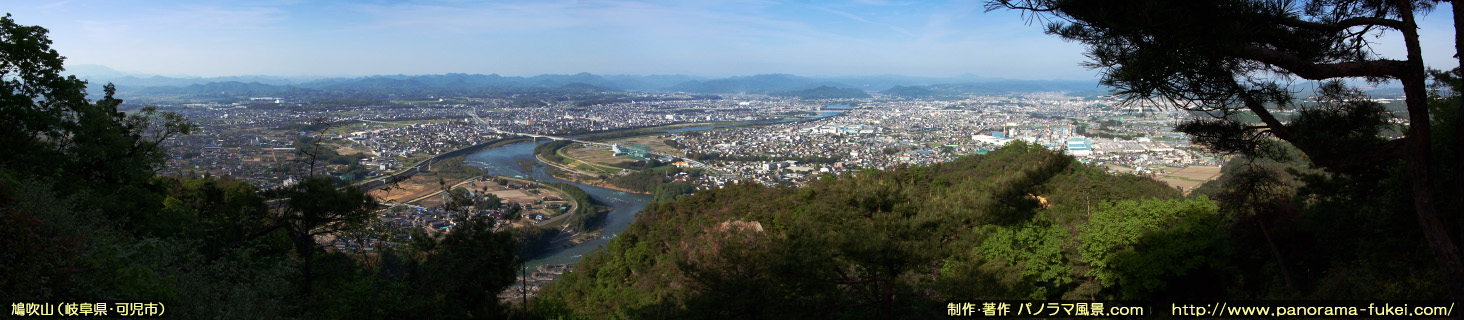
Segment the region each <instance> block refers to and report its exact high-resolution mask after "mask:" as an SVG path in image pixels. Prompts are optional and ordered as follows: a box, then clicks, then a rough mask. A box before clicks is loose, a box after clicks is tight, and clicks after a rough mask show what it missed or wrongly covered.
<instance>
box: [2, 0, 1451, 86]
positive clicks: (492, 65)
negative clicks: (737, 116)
mask: <svg viewBox="0 0 1464 320" xmlns="http://www.w3.org/2000/svg"><path fill="white" fill-rule="evenodd" d="M982 4H983V2H980V1H963V2H955V1H933V2H924V1H920V2H916V1H885V0H855V1H814V2H797V3H783V2H776V1H755V0H748V1H742V0H729V1H713V2H699V1H698V2H690V3H681V2H657V1H551V2H537V1H508V2H496V3H477V2H455V1H395V2H378V3H365V4H362V3H351V2H338V1H327V2H297V1H285V0H281V1H254V2H225V3H206V4H195V3H191V2H185V1H147V2H143V1H110V2H70V1H60V2H21V3H13V4H11V5H10V7H9V8H6V9H5V12H8V13H12V14H14V19H15V21H16V22H17V23H19V24H22V25H39V26H42V27H45V28H47V29H49V30H50V37H51V39H52V40H53V42H54V43H53V45H52V46H53V48H54V49H56V50H57V51H59V52H60V53H61V54H62V55H64V56H66V57H67V58H68V59H67V65H68V66H78V65H87V64H94V65H101V66H106V67H108V68H111V69H115V70H118V71H121V72H130V73H142V74H152V75H162V76H168V77H221V76H254V75H259V76H277V77H322V78H330V77H360V76H371V75H395V74H403V75H424V74H445V73H467V74H498V75H502V76H524V77H529V76H535V75H542V74H577V73H581V72H587V73H592V74H597V75H691V76H698V77H706V78H720V77H729V76H750V75H757V74H775V73H781V74H794V75H799V76H806V77H846V76H870V75H901V76H913V77H936V78H948V77H959V76H962V75H975V76H979V77H985V78H1004V79H1013V80H1092V79H1095V77H1096V75H1097V73H1098V72H1097V71H1095V70H1088V69H1086V68H1083V67H1081V66H1079V63H1081V62H1083V61H1086V60H1087V59H1086V58H1085V57H1083V51H1084V50H1083V47H1082V46H1081V45H1080V44H1076V43H1070V42H1065V41H1062V40H1061V39H1058V38H1057V37H1055V36H1051V35H1046V34H1044V33H1043V32H1042V30H1043V26H1042V25H1043V24H1044V22H1043V21H1040V20H1039V21H1033V22H1032V23H1031V24H1029V23H1028V22H1029V19H1026V18H1024V17H1023V16H1022V15H1021V14H1020V13H1018V12H1012V11H995V12H985V11H984V8H983V7H982ZM1420 24H1421V26H1422V30H1420V33H1421V37H1422V40H1423V41H1422V43H1423V46H1424V47H1423V49H1424V58H1425V61H1429V62H1431V63H1430V67H1434V68H1440V69H1444V68H1447V67H1451V66H1454V65H1457V64H1458V62H1457V61H1456V60H1454V59H1453V57H1452V56H1453V54H1454V48H1453V43H1454V42H1453V28H1452V20H1451V12H1450V8H1449V7H1448V6H1439V7H1438V8H1437V9H1435V11H1434V12H1433V13H1431V14H1429V15H1427V16H1424V17H1422V19H1421V21H1420ZM1378 41H1379V42H1380V44H1379V45H1378V46H1376V48H1377V49H1378V53H1379V54H1380V55H1382V56H1384V57H1399V56H1401V55H1400V54H1399V53H1401V52H1402V50H1401V46H1400V45H1395V44H1394V43H1395V42H1397V43H1398V44H1401V41H1397V37H1384V38H1382V39H1379V40H1378Z"/></svg>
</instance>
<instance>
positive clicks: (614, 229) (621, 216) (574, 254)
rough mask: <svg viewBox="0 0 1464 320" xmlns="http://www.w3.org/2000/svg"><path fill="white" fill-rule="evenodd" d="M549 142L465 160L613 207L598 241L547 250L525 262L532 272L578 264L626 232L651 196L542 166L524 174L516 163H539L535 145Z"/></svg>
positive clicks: (483, 153) (496, 150)
mask: <svg viewBox="0 0 1464 320" xmlns="http://www.w3.org/2000/svg"><path fill="white" fill-rule="evenodd" d="M548 141H549V140H541V141H540V142H538V143H534V142H523V143H515V144H510V145H506V146H501V147H497V148H492V149H487V150H483V151H479V152H477V153H473V154H470V155H468V157H467V160H466V161H467V163H468V164H470V165H473V166H476V167H479V168H483V170H484V171H487V172H488V173H489V174H494V175H500V176H505V177H515V178H525V177H528V178H534V180H537V181H539V182H567V183H570V184H573V185H575V186H577V187H579V188H580V189H584V190H585V193H588V194H590V197H591V198H594V199H595V200H596V201H599V202H600V203H604V204H608V205H610V206H612V207H614V208H615V209H614V210H612V211H610V215H609V216H606V217H605V225H604V228H603V229H601V232H600V235H601V236H600V238H597V239H594V240H590V241H585V242H583V243H580V244H578V245H575V246H571V247H567V248H565V247H559V248H554V249H550V250H548V251H546V252H545V253H544V254H543V255H541V256H540V257H538V258H535V259H533V260H529V261H528V262H525V263H524V266H525V267H528V268H529V270H534V269H535V268H538V267H539V265H544V264H573V263H575V262H577V261H579V259H580V257H582V256H584V255H585V254H587V253H590V251H592V250H594V249H595V248H599V247H600V245H603V244H605V243H606V242H609V241H610V239H614V238H615V236H616V235H619V234H620V233H621V232H625V228H626V227H628V226H630V222H631V221H633V220H635V213H636V212H640V211H641V209H645V208H646V203H649V202H650V201H651V196H649V195H643V194H636V193H630V192H625V191H619V190H611V189H605V188H601V187H596V186H591V185H585V184H580V183H575V182H571V181H565V180H561V179H558V178H555V177H552V176H550V175H549V173H546V172H544V168H543V167H542V166H536V167H534V168H533V171H532V172H525V171H524V169H523V166H520V165H519V164H518V160H524V161H530V162H534V163H538V162H537V161H536V160H535V159H534V146H536V145H538V144H539V143H546V142H548Z"/></svg>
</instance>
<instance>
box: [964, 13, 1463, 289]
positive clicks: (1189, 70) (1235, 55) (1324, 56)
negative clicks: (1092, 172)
mask: <svg viewBox="0 0 1464 320" xmlns="http://www.w3.org/2000/svg"><path fill="white" fill-rule="evenodd" d="M1433 4H1434V2H1433V1H1410V0H1392V1H1386V0H1318V1H1309V2H1304V3H1303V2H1290V1H1247V0H1229V1H1149V0H1123V1H1080V0H1015V1H1014V0H997V1H991V2H988V3H987V8H988V10H999V9H1015V10H1021V11H1023V12H1024V13H1027V14H1031V15H1030V16H1029V18H1035V19H1042V20H1046V21H1049V22H1050V23H1049V24H1048V25H1047V32H1048V33H1049V34H1053V35H1057V36H1060V37H1062V38H1064V39H1068V40H1073V41H1078V42H1082V43H1083V44H1085V45H1087V46H1088V52H1087V55H1088V57H1089V58H1090V59H1091V60H1092V61H1091V62H1089V63H1087V66H1089V67H1091V68H1095V69H1099V70H1102V72H1103V76H1102V80H1101V83H1102V84H1104V85H1108V86H1111V87H1113V88H1114V92H1115V93H1116V94H1117V95H1118V96H1121V97H1123V98H1125V99H1126V102H1130V103H1132V102H1137V101H1159V102H1163V103H1165V104H1168V105H1171V106H1173V107H1176V108H1180V109H1183V110H1187V111H1192V112H1204V113H1206V114H1209V115H1210V116H1212V117H1211V118H1209V119H1198V120H1190V121H1187V122H1184V123H1182V124H1181V125H1179V126H1177V127H1176V129H1177V130H1179V131H1182V132H1185V133H1188V134H1191V135H1193V136H1194V140H1195V141H1196V142H1197V143H1201V144H1204V145H1208V146H1210V147H1212V148H1214V149H1216V150H1219V151H1224V152H1238V153H1245V154H1258V153H1262V152H1265V149H1264V148H1263V147H1264V146H1265V145H1266V143H1265V141H1267V139H1269V138H1272V137H1273V138H1276V139H1281V140H1285V141H1288V142H1290V143H1291V144H1293V145H1295V146H1296V147H1297V148H1299V149H1301V150H1302V152H1304V153H1306V155H1307V156H1308V157H1309V158H1310V160H1311V161H1312V162H1314V163H1315V164H1317V165H1319V166H1321V167H1323V168H1326V169H1327V170H1330V171H1334V172H1356V171H1363V170H1369V169H1371V168H1375V167H1377V166H1378V165H1380V164H1382V163H1384V162H1387V161H1391V160H1393V159H1398V158H1402V159H1404V160H1405V162H1406V164H1407V167H1408V176H1409V178H1410V183H1411V184H1412V191H1413V204H1414V209H1415V210H1414V211H1415V213H1416V214H1417V217H1418V222H1419V224H1420V226H1421V227H1422V228H1423V231H1424V232H1423V234H1424V238H1425V240H1426V241H1427V242H1428V244H1429V246H1430V247H1431V249H1432V250H1433V252H1434V255H1435V258H1436V260H1437V263H1438V265H1439V267H1440V269H1441V270H1442V271H1443V275H1444V278H1445V279H1444V280H1445V282H1446V287H1448V288H1449V292H1450V294H1451V295H1452V296H1453V297H1454V298H1455V299H1464V260H1461V257H1460V252H1459V249H1458V247H1457V246H1456V244H1455V242H1454V241H1453V239H1452V238H1451V236H1450V234H1449V232H1448V231H1447V229H1446V227H1445V225H1444V223H1443V222H1442V219H1441V217H1440V215H1439V209H1438V204H1437V201H1436V199H1435V190H1434V189H1435V186H1434V177H1435V175H1434V174H1433V173H1434V172H1433V171H1434V170H1435V169H1434V168H1433V166H1432V161H1433V158H1432V157H1433V150H1432V148H1433V147H1432V143H1433V139H1432V138H1431V134H1432V132H1431V131H1432V130H1431V128H1430V125H1431V123H1430V110H1429V107H1428V101H1427V99H1428V92H1427V91H1428V88H1427V83H1426V80H1427V79H1426V78H1427V76H1428V73H1427V72H1426V71H1425V68H1424V64H1423V57H1422V51H1421V49H1420V44H1419V37H1418V24H1417V21H1416V15H1418V14H1422V13H1427V12H1429V11H1430V10H1431V9H1432V7H1433ZM1455 5H1456V6H1457V4H1455ZM1384 33H1388V34H1397V35H1401V37H1402V39H1403V46H1404V49H1406V52H1407V55H1406V56H1405V57H1404V58H1403V59H1402V60H1395V59H1389V58H1383V57H1378V56H1376V55H1375V54H1374V53H1373V47H1374V46H1376V45H1378V44H1377V43H1375V42H1374V41H1373V39H1375V38H1370V37H1374V36H1378V35H1381V34H1384ZM1298 79H1304V80H1339V79H1366V80H1368V81H1386V80H1398V81H1399V82H1401V83H1402V85H1403V88H1404V89H1403V90H1404V93H1405V95H1406V99H1405V100H1406V105H1407V111H1408V120H1409V125H1408V128H1407V131H1406V137H1403V138H1397V139H1392V140H1383V139H1381V138H1379V137H1378V136H1377V135H1376V133H1377V132H1378V131H1379V130H1380V129H1381V128H1382V127H1384V126H1386V125H1387V121H1386V120H1387V117H1386V115H1385V114H1384V113H1383V111H1382V108H1381V107H1380V106H1378V105H1377V104H1376V103H1374V102H1371V101H1368V100H1366V96H1365V95H1361V94H1359V93H1357V92H1356V91H1355V90H1351V89H1347V88H1345V87H1344V85H1343V84H1342V83H1341V82H1339V81H1334V82H1329V83H1327V84H1324V85H1322V86H1321V88H1319V89H1318V91H1319V94H1318V96H1319V98H1317V99H1315V100H1314V101H1299V100H1298V99H1295V98H1294V97H1293V94H1294V93H1293V92H1292V89H1291V88H1290V87H1291V84H1292V82H1293V81H1296V80H1298ZM1455 108H1458V107H1457V105H1456V106H1455ZM1277 111H1299V112H1298V114H1299V115H1298V117H1297V118H1295V119H1292V120H1291V121H1290V122H1287V121H1285V120H1284V119H1282V118H1280V117H1278V116H1277V115H1276V112H1277ZM1242 113H1250V114H1254V115H1255V116H1256V117H1258V118H1259V119H1260V123H1258V124H1256V123H1246V122H1243V121H1239V120H1237V118H1236V116H1237V115H1239V114H1242ZM1339 145H1340V146H1345V149H1337V147H1338V146H1339Z"/></svg>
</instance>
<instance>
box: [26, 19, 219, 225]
mask: <svg viewBox="0 0 1464 320" xmlns="http://www.w3.org/2000/svg"><path fill="white" fill-rule="evenodd" d="M46 33H47V30H46V29H45V28H42V27H39V26H21V25H18V24H16V23H15V21H14V20H13V19H11V17H10V15H9V14H6V15H5V16H4V17H3V18H0V119H5V125H3V126H0V145H4V146H5V150H6V152H0V167H3V168H5V169H8V170H12V172H15V173H17V174H23V175H25V176H29V177H43V178H54V179H57V180H56V181H67V183H59V184H56V188H57V189H58V192H60V193H63V194H78V193H87V194H88V196H87V197H86V201H87V202H88V206H89V207H92V208H96V209H99V210H101V211H103V212H104V213H106V214H107V215H109V216H120V217H128V218H129V219H138V220H142V219H147V218H148V217H146V216H145V215H142V213H145V212H150V210H141V209H155V208H156V207H157V206H156V205H157V203H158V202H159V201H154V200H158V199H157V197H156V192H155V191H156V190H151V189H150V188H149V187H148V186H147V185H148V183H149V182H150V180H151V179H152V177H153V175H155V174H156V172H157V169H158V167H159V166H160V165H161V164H162V160H163V156H164V150H163V148H162V147H161V145H160V143H161V142H162V141H163V140H166V139H168V138H169V137H172V136H173V135H176V134H187V133H189V132H190V131H191V130H192V129H193V125H192V124H190V123H188V122H187V121H186V119H184V118H183V117H182V116H179V115H177V114H173V113H159V112H157V110H156V109H155V108H150V107H149V108H142V109H140V110H139V111H138V112H133V113H132V114H130V115H129V114H127V113H124V112H120V111H119V110H118V109H119V107H121V105H122V100H120V99H116V98H115V97H114V94H115V93H116V88H115V87H114V86H112V85H111V84H107V85H106V86H104V90H103V92H104V93H105V96H104V97H103V98H102V99H101V100H99V101H96V102H95V103H93V102H91V101H88V100H87V93H86V84H87V83H86V81H82V80H80V79H77V78H76V77H75V76H66V77H63V76H62V75H61V72H62V71H64V68H63V67H62V65H63V61H64V60H65V58H64V57H62V56H61V55H60V54H59V53H57V52H56V50H54V49H51V47H50V46H51V40H50V38H48V37H47V36H46Z"/></svg>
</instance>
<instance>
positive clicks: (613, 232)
mask: <svg viewBox="0 0 1464 320" xmlns="http://www.w3.org/2000/svg"><path fill="white" fill-rule="evenodd" d="M843 112H844V110H824V111H820V112H819V113H818V114H816V115H813V116H808V117H804V118H800V119H787V120H777V121H768V122H764V123H782V122H792V121H807V120H816V119H822V118H827V117H831V116H834V115H838V114H840V113H843ZM721 127H723V126H705V127H692V128H681V129H675V130H668V131H670V132H686V131H701V130H710V129H716V128H721ZM547 142H549V140H541V141H539V142H523V143H515V144H510V145H505V146H500V147H497V148H492V149H487V150H483V151H479V152H476V153H473V154H470V155H468V156H467V159H466V162H467V163H468V164H469V165H473V166H476V167H479V168H483V170H484V171H486V172H487V173H488V174H493V175H500V176H505V177H515V178H526V177H527V178H533V179H534V180H537V181H540V182H566V183H569V184H573V185H575V186H578V187H580V189H584V190H585V193H588V194H590V197H591V198H594V199H595V200H596V201H599V202H600V203H604V204H608V205H610V206H612V207H614V208H615V209H614V210H612V211H610V215H609V216H607V217H606V218H605V225H604V228H603V229H601V232H600V235H601V236H600V237H599V238H597V239H594V240H590V241H585V242H582V243H580V244H578V245H574V246H571V247H559V248H554V249H550V250H548V251H546V252H545V253H544V254H543V255H541V256H539V257H537V258H534V259H533V260H529V261H527V262H525V263H524V266H525V267H527V268H528V270H535V269H537V268H538V267H539V266H540V265H545V264H573V263H575V262H579V260H580V258H582V257H583V256H584V255H585V254H589V253H590V252H591V251H594V250H595V249H596V248H599V247H600V246H601V245H604V244H605V243H608V242H610V240H611V239H614V238H615V236H617V235H619V234H620V233H621V232H625V229H626V228H627V227H629V226H630V222H631V221H634V220H635V214H636V213H637V212H640V211H641V209H645V208H646V204H647V203H649V202H650V201H651V196H650V195H644V194H637V193H630V192H625V191H619V190H611V189H606V188H601V187H596V186H591V185H585V184H580V183H576V182H572V181H565V180H561V179H559V178H555V177H552V176H550V175H549V173H546V172H544V169H543V167H542V166H535V167H533V168H532V171H524V169H523V166H520V165H519V160H523V161H528V162H532V163H538V160H536V159H535V158H534V146H537V145H538V144H540V143H547Z"/></svg>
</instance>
